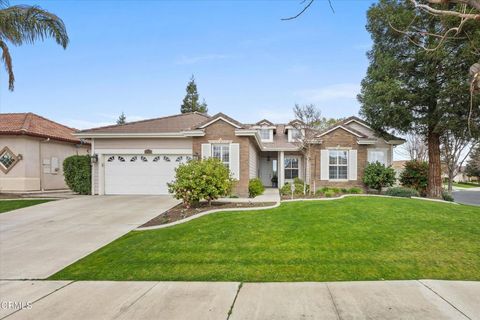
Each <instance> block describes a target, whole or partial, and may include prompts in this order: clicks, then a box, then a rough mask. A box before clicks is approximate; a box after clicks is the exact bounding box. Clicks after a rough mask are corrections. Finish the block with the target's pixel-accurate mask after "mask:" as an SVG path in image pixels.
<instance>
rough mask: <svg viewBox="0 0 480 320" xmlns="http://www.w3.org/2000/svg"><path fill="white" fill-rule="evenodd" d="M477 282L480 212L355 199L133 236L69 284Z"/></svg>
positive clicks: (63, 275)
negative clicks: (123, 282)
mask: <svg viewBox="0 0 480 320" xmlns="http://www.w3.org/2000/svg"><path fill="white" fill-rule="evenodd" d="M422 278H432V279H464V280H480V208H479V207H473V206H464V205H454V204H443V203H435V202H430V201H422V200H414V199H391V198H373V197H370V198H369V197H356V198H346V199H341V200H334V201H304V202H291V203H283V204H282V205H281V206H280V207H278V208H275V209H269V210H263V211H262V210H259V211H245V212H223V213H215V214H211V215H207V216H204V217H202V218H199V219H196V220H193V221H191V222H188V223H185V224H180V225H177V226H173V227H170V228H166V229H159V230H150V231H142V232H130V233H128V234H127V235H125V236H123V237H122V238H120V239H118V240H116V241H114V242H112V243H111V244H109V245H107V246H105V247H103V248H101V249H100V250H98V251H96V252H94V253H92V254H90V255H89V256H87V257H85V258H83V259H81V260H80V261H78V262H76V263H74V264H73V265H71V266H69V267H67V268H65V269H64V270H62V271H60V272H58V273H57V274H55V275H53V276H52V277H51V279H71V280H205V281H207V280H208V281H338V280H377V279H422Z"/></svg>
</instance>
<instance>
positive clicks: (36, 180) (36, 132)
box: [0, 113, 90, 192]
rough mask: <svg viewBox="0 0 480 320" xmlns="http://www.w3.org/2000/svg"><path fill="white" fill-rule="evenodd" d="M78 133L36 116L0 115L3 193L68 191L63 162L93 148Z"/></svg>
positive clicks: (0, 170) (0, 155)
mask: <svg viewBox="0 0 480 320" xmlns="http://www.w3.org/2000/svg"><path fill="white" fill-rule="evenodd" d="M75 131H76V130H75V129H72V128H68V127H66V126H64V125H61V124H59V123H56V122H53V121H51V120H48V119H45V118H43V117H41V116H39V115H36V114H33V113H4V114H0V192H8V191H44V190H57V189H66V188H67V186H66V185H65V181H64V177H63V170H62V162H63V160H64V159H65V158H66V157H68V156H71V155H75V154H88V153H89V147H90V146H89V144H83V143H82V142H81V141H80V139H79V138H77V137H75V136H73V133H74V132H75Z"/></svg>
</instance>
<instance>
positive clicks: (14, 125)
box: [0, 112, 81, 143]
mask: <svg viewBox="0 0 480 320" xmlns="http://www.w3.org/2000/svg"><path fill="white" fill-rule="evenodd" d="M75 131H76V129H73V128H69V127H67V126H64V125H62V124H60V123H57V122H55V121H52V120H49V119H46V118H44V117H42V116H39V115H37V114H35V113H31V112H28V113H1V114H0V134H2V135H26V136H32V137H40V138H50V139H54V140H59V141H65V142H72V143H80V142H81V141H80V139H78V138H77V137H75V136H74V135H73V133H75Z"/></svg>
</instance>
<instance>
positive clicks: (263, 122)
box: [255, 119, 275, 126]
mask: <svg viewBox="0 0 480 320" xmlns="http://www.w3.org/2000/svg"><path fill="white" fill-rule="evenodd" d="M255 124H256V125H262V124H268V125H269V126H274V125H275V124H273V123H272V122H270V121H268V120H267V119H263V120H260V121H258V122H257V123H255Z"/></svg>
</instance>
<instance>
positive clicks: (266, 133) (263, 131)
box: [258, 129, 270, 141]
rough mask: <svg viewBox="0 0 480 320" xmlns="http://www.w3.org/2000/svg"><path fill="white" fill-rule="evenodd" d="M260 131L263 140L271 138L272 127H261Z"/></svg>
mask: <svg viewBox="0 0 480 320" xmlns="http://www.w3.org/2000/svg"><path fill="white" fill-rule="evenodd" d="M258 133H259V134H260V139H261V140H262V141H268V140H270V129H259V130H258Z"/></svg>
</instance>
